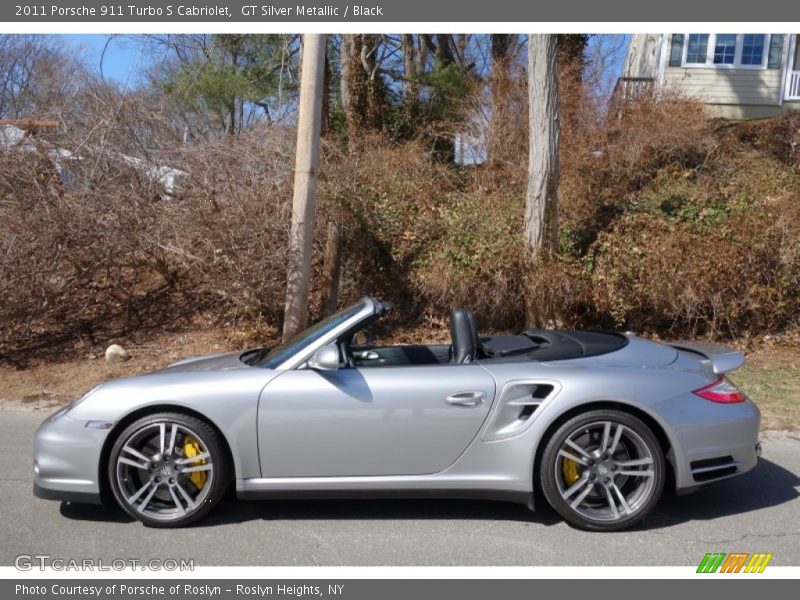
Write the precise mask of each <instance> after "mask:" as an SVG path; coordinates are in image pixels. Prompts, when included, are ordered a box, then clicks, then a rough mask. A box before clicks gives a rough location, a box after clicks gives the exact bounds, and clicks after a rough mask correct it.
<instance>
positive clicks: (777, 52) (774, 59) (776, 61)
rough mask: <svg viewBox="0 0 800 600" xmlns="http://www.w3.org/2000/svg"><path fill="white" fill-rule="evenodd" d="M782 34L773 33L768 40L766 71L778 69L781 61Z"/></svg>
mask: <svg viewBox="0 0 800 600" xmlns="http://www.w3.org/2000/svg"><path fill="white" fill-rule="evenodd" d="M782 55H783V34H782V33H773V34H772V37H771V38H770V40H769V61H768V62H767V68H768V69H780V68H781V59H782V58H783V56H782Z"/></svg>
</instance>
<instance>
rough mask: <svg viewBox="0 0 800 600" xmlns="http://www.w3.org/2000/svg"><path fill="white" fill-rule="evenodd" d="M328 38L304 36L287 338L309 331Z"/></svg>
mask: <svg viewBox="0 0 800 600" xmlns="http://www.w3.org/2000/svg"><path fill="white" fill-rule="evenodd" d="M325 39H326V37H325V35H324V34H306V35H304V36H303V62H302V71H301V76H300V107H299V108H300V111H299V114H298V119H297V156H296V159H295V172H294V197H293V200H292V227H291V231H290V234H289V255H288V263H289V265H288V269H287V286H286V312H285V315H284V322H283V339H284V340H286V339H289V338H291V337H293V336H294V335H295V334H297V333H298V332H299V331H301V330H302V329H304V328H305V326H306V319H307V318H308V290H309V287H310V279H311V242H312V237H313V235H314V217H315V214H314V213H315V211H316V206H317V170H318V167H319V143H320V129H321V121H322V92H323V87H324V72H325Z"/></svg>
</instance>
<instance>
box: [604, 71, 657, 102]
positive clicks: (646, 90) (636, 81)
mask: <svg viewBox="0 0 800 600" xmlns="http://www.w3.org/2000/svg"><path fill="white" fill-rule="evenodd" d="M654 89H655V79H654V78H652V77H620V78H619V79H617V84H616V85H615V86H614V92H613V94H612V97H613V98H615V99H616V100H617V101H619V100H633V99H634V98H638V97H640V96H649V95H650V94H652V93H653V90H654Z"/></svg>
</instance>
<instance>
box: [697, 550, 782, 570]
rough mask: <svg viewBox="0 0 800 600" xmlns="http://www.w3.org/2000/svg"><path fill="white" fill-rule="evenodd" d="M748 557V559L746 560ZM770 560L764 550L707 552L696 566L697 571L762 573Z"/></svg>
mask: <svg viewBox="0 0 800 600" xmlns="http://www.w3.org/2000/svg"><path fill="white" fill-rule="evenodd" d="M748 559H749V560H748ZM771 560H772V554H771V553H766V552H757V553H755V554H750V553H749V552H733V553H731V554H726V553H725V552H707V553H706V555H705V556H704V557H703V560H701V561H700V564H699V565H698V567H697V572H698V573H717V572H719V573H739V572H744V573H763V572H764V569H766V568H767V565H768V564H769V563H770V561H771Z"/></svg>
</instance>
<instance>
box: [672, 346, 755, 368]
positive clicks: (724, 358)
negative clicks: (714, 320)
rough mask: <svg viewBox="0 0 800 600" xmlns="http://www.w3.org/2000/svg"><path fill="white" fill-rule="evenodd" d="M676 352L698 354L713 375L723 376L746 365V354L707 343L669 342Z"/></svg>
mask: <svg viewBox="0 0 800 600" xmlns="http://www.w3.org/2000/svg"><path fill="white" fill-rule="evenodd" d="M669 345H670V346H672V347H673V348H675V349H676V350H683V351H685V352H691V353H692V354H698V355H700V357H701V360H702V361H703V362H704V363H706V364H707V365H708V366H709V367H710V368H711V371H712V372H713V373H715V374H716V375H722V374H723V373H728V372H729V371H735V370H736V369H738V368H739V367H741V366H742V365H744V354H742V353H741V352H739V351H738V350H733V349H732V348H727V347H725V346H720V345H718V344H711V343H706V342H669Z"/></svg>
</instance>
